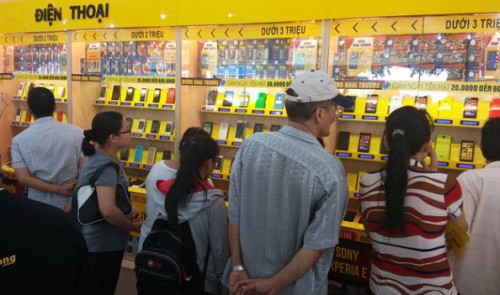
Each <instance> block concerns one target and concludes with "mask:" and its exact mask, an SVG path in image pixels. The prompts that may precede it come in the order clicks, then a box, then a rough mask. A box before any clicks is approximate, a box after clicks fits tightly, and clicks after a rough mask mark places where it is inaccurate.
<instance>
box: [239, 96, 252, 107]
mask: <svg viewBox="0 0 500 295" xmlns="http://www.w3.org/2000/svg"><path fill="white" fill-rule="evenodd" d="M249 101H250V94H248V93H244V92H243V93H242V94H241V100H240V108H246V107H248V102H249Z"/></svg>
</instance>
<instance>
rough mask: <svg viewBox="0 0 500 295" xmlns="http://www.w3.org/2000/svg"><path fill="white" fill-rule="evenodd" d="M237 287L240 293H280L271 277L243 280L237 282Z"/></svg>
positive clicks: (237, 294)
mask: <svg viewBox="0 0 500 295" xmlns="http://www.w3.org/2000/svg"><path fill="white" fill-rule="evenodd" d="M235 289H236V290H238V291H239V293H235V294H236V295H240V294H242V295H243V294H252V295H274V294H278V290H277V289H276V288H275V287H274V286H273V284H272V282H271V279H248V280H242V281H239V282H237V283H236V284H235Z"/></svg>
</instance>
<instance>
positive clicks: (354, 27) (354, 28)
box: [352, 23, 358, 33]
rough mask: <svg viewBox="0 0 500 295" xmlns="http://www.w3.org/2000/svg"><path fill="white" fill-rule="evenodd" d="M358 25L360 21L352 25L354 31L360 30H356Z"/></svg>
mask: <svg viewBox="0 0 500 295" xmlns="http://www.w3.org/2000/svg"><path fill="white" fill-rule="evenodd" d="M357 26H358V23H356V24H355V25H354V26H353V27H352V29H353V30H354V31H356V33H357V32H358V30H356V27H357Z"/></svg>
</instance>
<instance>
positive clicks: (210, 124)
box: [203, 122, 214, 136]
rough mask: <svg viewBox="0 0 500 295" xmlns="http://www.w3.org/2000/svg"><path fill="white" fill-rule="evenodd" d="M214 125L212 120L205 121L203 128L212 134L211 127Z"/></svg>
mask: <svg viewBox="0 0 500 295" xmlns="http://www.w3.org/2000/svg"><path fill="white" fill-rule="evenodd" d="M213 127H214V123H212V122H205V123H203V130H205V131H206V132H207V133H208V135H210V136H212V129H213Z"/></svg>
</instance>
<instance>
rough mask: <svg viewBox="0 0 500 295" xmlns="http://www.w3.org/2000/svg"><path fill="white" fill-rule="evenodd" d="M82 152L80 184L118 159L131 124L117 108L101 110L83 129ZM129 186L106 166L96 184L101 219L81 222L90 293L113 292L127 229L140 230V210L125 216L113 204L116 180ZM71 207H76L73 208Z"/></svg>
mask: <svg viewBox="0 0 500 295" xmlns="http://www.w3.org/2000/svg"><path fill="white" fill-rule="evenodd" d="M84 134H85V138H84V139H83V143H82V150H83V153H84V154H85V155H86V156H88V159H87V161H85V164H84V166H83V168H82V172H81V174H80V185H86V184H89V183H90V179H91V178H92V176H93V175H94V173H95V172H96V171H97V170H98V169H99V168H100V167H101V166H103V165H105V164H107V163H109V162H117V161H116V154H117V153H118V151H119V150H120V149H121V148H124V147H128V146H129V144H130V139H131V135H130V126H128V124H127V121H126V120H125V118H124V117H123V116H122V114H120V113H118V112H111V111H110V112H102V113H99V114H97V115H96V116H95V117H94V119H93V120H92V129H90V130H85V131H84ZM117 183H120V184H121V185H123V186H124V187H125V188H128V178H127V176H126V175H125V173H124V172H123V170H122V169H121V168H120V169H119V173H118V174H117V171H116V169H115V168H114V167H112V166H111V167H107V168H105V169H104V170H103V171H102V173H101V175H100V176H99V178H98V179H97V181H96V183H95V186H96V191H97V200H98V204H99V210H100V211H101V215H102V216H103V217H104V219H105V220H104V221H102V222H98V223H94V224H90V225H82V233H83V236H84V238H85V240H86V242H87V247H88V249H89V258H90V259H89V261H90V286H89V289H90V294H109V295H112V294H113V293H114V291H115V288H116V283H117V282H118V276H119V274H120V267H121V263H122V258H123V252H124V250H125V248H126V246H127V240H128V235H129V231H136V232H139V231H140V228H141V224H142V221H141V220H140V213H139V212H138V211H137V210H135V208H134V209H133V212H132V216H125V215H124V214H123V212H122V211H121V210H120V209H119V208H118V207H117V206H116V200H115V194H116V184H117ZM73 210H77V209H76V208H73Z"/></svg>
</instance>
